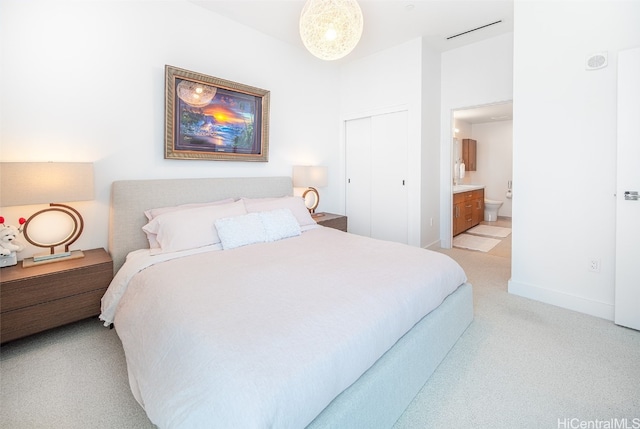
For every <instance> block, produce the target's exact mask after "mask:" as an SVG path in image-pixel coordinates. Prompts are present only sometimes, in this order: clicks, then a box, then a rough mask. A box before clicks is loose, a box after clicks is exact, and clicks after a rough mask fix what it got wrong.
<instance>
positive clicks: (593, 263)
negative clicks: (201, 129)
mask: <svg viewBox="0 0 640 429" xmlns="http://www.w3.org/2000/svg"><path fill="white" fill-rule="evenodd" d="M589 271H592V272H594V273H599V272H600V259H594V258H592V259H589Z"/></svg>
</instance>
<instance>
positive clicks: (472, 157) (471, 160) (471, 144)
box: [462, 139, 476, 171]
mask: <svg viewBox="0 0 640 429" xmlns="http://www.w3.org/2000/svg"><path fill="white" fill-rule="evenodd" d="M462 160H463V161H464V169H465V170H466V171H476V141H475V140H473V139H462Z"/></svg>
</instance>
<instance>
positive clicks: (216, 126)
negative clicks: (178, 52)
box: [165, 65, 269, 162]
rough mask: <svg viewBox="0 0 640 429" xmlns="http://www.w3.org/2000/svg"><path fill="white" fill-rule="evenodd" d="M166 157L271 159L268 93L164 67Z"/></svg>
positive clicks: (225, 159) (240, 159)
mask: <svg viewBox="0 0 640 429" xmlns="http://www.w3.org/2000/svg"><path fill="white" fill-rule="evenodd" d="M165 112H166V119H165V158H166V159H197V160H211V161H261V162H267V161H268V160H269V91H267V90H264V89H260V88H254V87H252V86H248V85H243V84H240V83H236V82H231V81H228V80H224V79H220V78H217V77H212V76H207V75H204V74H200V73H196V72H192V71H188V70H183V69H180V68H177V67H172V66H169V65H167V66H165Z"/></svg>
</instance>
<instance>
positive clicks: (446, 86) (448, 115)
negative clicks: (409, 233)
mask: <svg viewBox="0 0 640 429" xmlns="http://www.w3.org/2000/svg"><path fill="white" fill-rule="evenodd" d="M441 76H442V81H441V83H442V92H441V103H440V105H441V126H440V129H441V133H440V145H441V153H440V166H441V168H440V180H441V183H442V186H441V187H440V188H441V194H440V204H441V206H440V217H441V218H440V222H441V223H440V240H441V245H442V247H445V248H447V247H451V231H452V229H451V205H452V203H451V199H452V195H451V185H452V184H453V180H452V176H451V170H452V169H451V168H450V165H451V162H452V158H451V157H452V137H453V132H452V130H453V122H452V110H456V109H463V108H470V107H476V106H481V105H485V104H492V103H496V102H500V101H508V100H512V99H513V34H512V33H508V34H503V35H501V36H497V37H493V38H491V39H487V40H485V41H482V42H478V43H474V44H471V45H467V46H464V47H461V48H458V49H453V50H450V51H446V52H443V53H442V74H441Z"/></svg>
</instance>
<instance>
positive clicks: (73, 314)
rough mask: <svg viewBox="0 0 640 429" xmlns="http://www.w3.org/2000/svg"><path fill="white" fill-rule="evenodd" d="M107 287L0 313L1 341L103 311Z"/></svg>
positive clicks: (95, 314)
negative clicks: (102, 302)
mask: <svg viewBox="0 0 640 429" xmlns="http://www.w3.org/2000/svg"><path fill="white" fill-rule="evenodd" d="M102 295H104V289H99V290H95V291H92V292H87V293H83V294H80V295H75V296H73V297H69V298H63V299H58V300H56V301H50V302H46V303H44V304H39V305H34V306H31V307H26V308H20V309H18V310H13V311H7V312H3V313H0V326H1V327H2V342H3V343H5V342H7V341H11V340H15V339H16V338H21V337H25V336H27V335H31V334H35V333H36V332H41V331H44V330H46V329H50V328H55V327H58V326H62V325H66V324H67V323H71V322H75V321H77V320H82V319H86V318H88V317H92V316H97V315H98V314H100V299H101V298H102Z"/></svg>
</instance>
